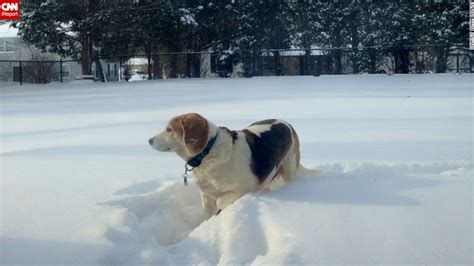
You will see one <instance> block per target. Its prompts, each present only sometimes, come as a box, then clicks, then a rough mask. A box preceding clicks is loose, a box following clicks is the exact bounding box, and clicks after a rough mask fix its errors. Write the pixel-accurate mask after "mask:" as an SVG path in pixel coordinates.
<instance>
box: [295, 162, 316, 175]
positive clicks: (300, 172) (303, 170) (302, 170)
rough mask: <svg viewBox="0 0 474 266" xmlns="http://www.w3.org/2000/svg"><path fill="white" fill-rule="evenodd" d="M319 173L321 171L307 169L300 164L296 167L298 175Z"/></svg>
mask: <svg viewBox="0 0 474 266" xmlns="http://www.w3.org/2000/svg"><path fill="white" fill-rule="evenodd" d="M320 174H321V171H320V170H318V169H308V168H306V167H304V166H303V165H302V164H300V166H299V167H298V175H299V176H310V177H313V176H319V175H320Z"/></svg>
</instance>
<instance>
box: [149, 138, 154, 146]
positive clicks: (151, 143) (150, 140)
mask: <svg viewBox="0 0 474 266" xmlns="http://www.w3.org/2000/svg"><path fill="white" fill-rule="evenodd" d="M153 140H154V138H151V139H149V140H148V143H150V145H152V146H153Z"/></svg>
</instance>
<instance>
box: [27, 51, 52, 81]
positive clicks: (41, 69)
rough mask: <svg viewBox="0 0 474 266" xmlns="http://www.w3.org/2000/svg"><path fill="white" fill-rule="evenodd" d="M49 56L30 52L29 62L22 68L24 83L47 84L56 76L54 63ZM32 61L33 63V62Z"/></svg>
mask: <svg viewBox="0 0 474 266" xmlns="http://www.w3.org/2000/svg"><path fill="white" fill-rule="evenodd" d="M53 60H54V58H53V57H52V56H51V55H49V54H44V53H40V52H38V51H34V50H31V61H32V62H30V63H27V64H26V65H25V66H24V67H23V69H24V70H23V72H24V76H25V81H28V82H32V83H49V82H51V81H53V80H54V79H55V77H56V76H57V70H56V68H55V65H56V64H57V63H56V62H54V61H53ZM33 61H34V62H33Z"/></svg>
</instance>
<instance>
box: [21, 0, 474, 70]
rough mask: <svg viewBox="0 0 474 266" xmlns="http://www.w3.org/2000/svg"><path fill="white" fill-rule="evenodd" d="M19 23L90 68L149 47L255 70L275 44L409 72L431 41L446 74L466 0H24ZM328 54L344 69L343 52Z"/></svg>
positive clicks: (26, 34) (26, 36)
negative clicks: (204, 54) (381, 59)
mask: <svg viewBox="0 0 474 266" xmlns="http://www.w3.org/2000/svg"><path fill="white" fill-rule="evenodd" d="M14 26H15V27H17V28H18V29H19V35H20V36H21V37H22V38H23V40H24V41H26V42H28V43H30V44H33V45H35V46H36V47H38V48H39V49H41V50H42V51H48V52H54V53H58V54H60V55H61V56H71V57H73V58H77V59H79V60H80V61H81V65H82V71H83V73H84V74H90V73H91V65H92V63H93V61H94V60H95V61H96V62H97V63H98V64H97V65H98V66H99V67H100V62H99V61H98V60H99V58H118V57H125V58H126V57H127V56H128V57H130V55H133V54H136V53H144V54H146V55H148V57H149V59H151V60H153V61H154V62H159V60H158V59H159V58H157V57H159V56H160V55H159V54H158V53H165V52H169V53H176V52H186V51H207V50H209V51H215V52H218V53H219V54H220V56H219V64H222V65H223V66H224V67H225V66H227V67H229V66H231V65H232V62H235V61H236V60H238V61H240V62H242V63H243V66H244V69H245V73H247V75H252V74H253V73H254V72H255V71H256V64H257V63H256V61H255V58H256V56H257V54H258V53H259V52H261V51H262V50H271V53H273V58H274V60H275V61H278V60H279V57H280V51H278V49H288V48H299V49H304V50H305V55H306V56H310V53H311V52H310V49H311V48H314V47H321V48H345V49H354V51H355V50H356V49H359V48H362V47H365V48H372V49H373V52H372V53H371V52H370V49H369V50H368V51H369V52H367V53H356V52H354V53H353V54H352V55H351V57H350V60H351V61H352V62H353V64H352V66H353V69H354V71H370V69H372V68H374V65H375V62H376V59H377V58H376V57H377V56H378V54H377V49H380V48H383V50H384V52H386V53H387V54H390V55H391V56H393V58H394V59H395V71H396V72H397V73H408V70H409V65H410V56H409V53H410V47H411V46H413V45H420V44H421V45H430V46H432V49H433V52H434V54H435V55H436V62H437V64H436V71H437V72H445V71H446V61H447V57H448V51H449V49H450V47H452V46H455V45H458V46H459V45H460V46H467V45H468V35H469V1H468V0H460V1H446V0H444V1H443V0H395V1H379V0H332V1H329V0H299V1H298V0H286V1H285V0H280V1H278V0H256V1H251V0H194V1H191V0H155V1H152V0H48V1H38V0H28V1H24V3H23V2H22V14H21V19H20V20H19V21H18V22H16V23H15V24H14ZM332 56H333V60H334V66H335V73H341V72H342V60H343V59H342V52H341V50H340V49H335V50H334V51H333V52H332ZM170 60H171V65H173V64H176V62H173V61H176V60H177V59H176V56H171V59H170ZM276 66H277V69H276V72H277V74H278V71H279V70H278V64H276ZM98 70H99V71H100V69H98ZM154 71H156V72H158V71H160V68H159V66H158V67H154ZM156 76H159V75H156ZM171 76H173V74H172V73H171Z"/></svg>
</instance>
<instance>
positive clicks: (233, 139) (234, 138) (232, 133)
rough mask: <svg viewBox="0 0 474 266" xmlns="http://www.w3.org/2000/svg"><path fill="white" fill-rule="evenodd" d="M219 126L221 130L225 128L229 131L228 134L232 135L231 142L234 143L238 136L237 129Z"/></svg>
mask: <svg viewBox="0 0 474 266" xmlns="http://www.w3.org/2000/svg"><path fill="white" fill-rule="evenodd" d="M219 128H220V129H223V130H225V131H226V132H227V133H229V135H230V136H231V137H232V144H234V143H235V141H236V140H237V139H238V138H239V137H238V133H237V131H234V130H230V129H228V128H226V127H219Z"/></svg>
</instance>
